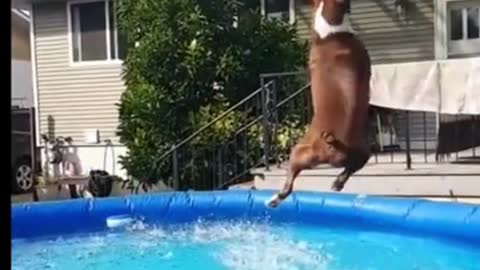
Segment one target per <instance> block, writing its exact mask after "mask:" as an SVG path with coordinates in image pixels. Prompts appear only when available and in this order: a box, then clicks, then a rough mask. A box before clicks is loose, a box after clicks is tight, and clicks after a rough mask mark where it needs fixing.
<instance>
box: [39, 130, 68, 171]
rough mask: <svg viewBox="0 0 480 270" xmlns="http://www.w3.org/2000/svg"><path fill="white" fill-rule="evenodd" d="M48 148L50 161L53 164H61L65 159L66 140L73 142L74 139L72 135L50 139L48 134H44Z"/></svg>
mask: <svg viewBox="0 0 480 270" xmlns="http://www.w3.org/2000/svg"><path fill="white" fill-rule="evenodd" d="M42 138H43V140H44V142H45V147H46V149H47V152H48V153H47V155H48V162H49V163H51V164H59V163H61V162H62V161H63V156H64V152H65V151H66V149H65V146H66V145H65V142H67V143H68V144H71V142H72V139H71V138H70V137H67V138H63V137H58V138H56V139H49V138H48V137H47V136H46V135H42Z"/></svg>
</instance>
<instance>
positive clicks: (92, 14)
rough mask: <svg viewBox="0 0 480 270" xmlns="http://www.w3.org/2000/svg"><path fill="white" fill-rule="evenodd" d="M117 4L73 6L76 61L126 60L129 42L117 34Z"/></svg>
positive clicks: (73, 40) (72, 16)
mask: <svg viewBox="0 0 480 270" xmlns="http://www.w3.org/2000/svg"><path fill="white" fill-rule="evenodd" d="M114 8H115V6H114V2H113V1H112V0H107V1H95V2H86V3H85V2H83V3H70V4H69V5H68V12H69V15H70V16H69V17H70V22H69V26H70V28H69V29H70V33H71V44H72V46H71V48H70V49H71V52H72V61H73V62H75V63H77V62H89V61H109V60H118V59H123V58H124V56H125V48H126V46H125V42H124V40H125V39H124V38H123V36H122V35H121V34H120V33H119V32H118V31H117V20H116V17H115V12H114Z"/></svg>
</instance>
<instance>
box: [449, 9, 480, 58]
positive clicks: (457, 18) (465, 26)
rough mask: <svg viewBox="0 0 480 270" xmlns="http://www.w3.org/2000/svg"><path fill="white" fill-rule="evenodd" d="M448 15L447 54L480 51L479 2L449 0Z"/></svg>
mask: <svg viewBox="0 0 480 270" xmlns="http://www.w3.org/2000/svg"><path fill="white" fill-rule="evenodd" d="M447 15H448V55H449V56H461V55H472V54H478V53H480V27H479V24H480V3H479V2H478V1H450V2H448V5H447Z"/></svg>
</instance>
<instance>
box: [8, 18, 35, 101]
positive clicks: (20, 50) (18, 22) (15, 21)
mask: <svg viewBox="0 0 480 270" xmlns="http://www.w3.org/2000/svg"><path fill="white" fill-rule="evenodd" d="M11 14H12V16H11V50H12V60H11V67H12V73H11V79H12V85H11V93H12V96H11V97H12V99H11V105H12V106H18V107H21V108H30V107H32V106H33V87H32V85H33V84H32V67H31V61H30V59H31V57H30V29H29V27H30V19H29V17H28V15H27V14H25V13H23V12H22V11H20V10H17V9H12V11H11Z"/></svg>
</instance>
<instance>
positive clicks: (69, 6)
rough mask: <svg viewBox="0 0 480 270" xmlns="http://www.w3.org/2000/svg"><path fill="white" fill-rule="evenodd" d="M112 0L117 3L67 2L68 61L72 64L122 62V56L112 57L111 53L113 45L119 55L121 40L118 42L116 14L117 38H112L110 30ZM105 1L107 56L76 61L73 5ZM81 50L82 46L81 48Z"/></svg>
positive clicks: (95, 0)
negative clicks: (110, 4)
mask: <svg viewBox="0 0 480 270" xmlns="http://www.w3.org/2000/svg"><path fill="white" fill-rule="evenodd" d="M110 1H112V2H113V3H115V0H68V1H67V3H66V9H67V25H68V62H69V64H70V66H95V65H112V64H113V65H118V64H122V63H123V60H122V59H120V58H112V55H111V49H112V48H111V46H115V53H116V55H117V57H118V53H119V48H118V46H119V42H118V29H117V27H118V24H117V18H116V16H114V17H113V22H114V24H115V25H114V27H113V31H114V33H113V36H114V39H115V40H113V41H112V40H111V32H110V28H111V27H110V15H109V13H110V12H109V2H110ZM97 2H103V3H104V4H105V5H104V11H105V37H106V39H105V41H106V44H105V45H106V47H105V49H106V54H107V58H106V59H103V60H83V61H74V49H73V34H74V32H73V29H72V28H73V25H72V5H79V4H88V3H97ZM80 50H81V48H80Z"/></svg>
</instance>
